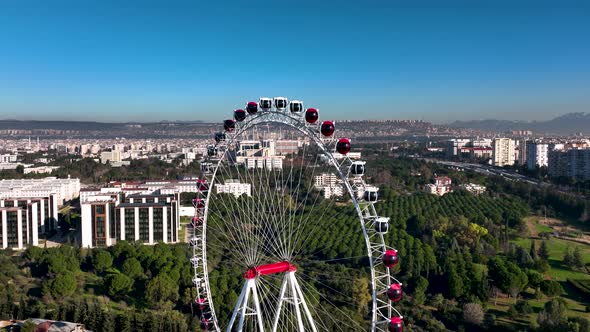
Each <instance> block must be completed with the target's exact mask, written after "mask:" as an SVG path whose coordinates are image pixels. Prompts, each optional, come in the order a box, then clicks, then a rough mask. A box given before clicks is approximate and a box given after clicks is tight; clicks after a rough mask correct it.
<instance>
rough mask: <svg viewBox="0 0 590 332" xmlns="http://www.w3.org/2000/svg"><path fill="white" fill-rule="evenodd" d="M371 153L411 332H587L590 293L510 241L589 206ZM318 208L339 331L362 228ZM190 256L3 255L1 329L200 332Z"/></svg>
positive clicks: (356, 272)
mask: <svg viewBox="0 0 590 332" xmlns="http://www.w3.org/2000/svg"><path fill="white" fill-rule="evenodd" d="M366 152H367V153H366V155H367V158H368V159H369V163H368V164H367V166H368V168H369V174H368V176H369V177H371V180H370V182H373V183H375V182H376V183H378V184H379V185H380V187H381V201H380V202H379V203H378V204H377V206H376V207H377V210H378V212H379V213H380V214H381V215H384V216H388V217H390V218H391V226H392V227H391V228H390V232H389V233H388V234H387V235H386V240H387V242H388V244H390V245H391V246H392V247H395V248H397V249H398V250H399V254H400V258H401V261H400V264H399V265H398V266H397V267H396V273H397V276H398V278H399V279H400V280H401V281H402V282H403V283H404V285H405V286H404V291H405V293H406V296H405V297H404V300H402V302H401V304H400V306H399V307H400V308H399V309H400V311H402V312H403V313H404V322H405V325H406V329H405V331H449V330H451V331H498V330H500V329H502V330H506V331H520V330H536V331H554V330H560V331H563V332H570V331H571V332H586V331H590V323H589V321H588V320H587V319H585V318H583V316H584V314H575V312H573V311H572V309H571V308H568V303H570V302H567V301H565V296H566V295H568V294H571V293H570V292H569V291H568V293H567V294H566V293H564V292H565V291H564V288H566V289H569V288H568V287H570V286H571V285H574V286H571V287H576V289H578V291H576V294H577V295H579V296H580V297H581V299H580V300H579V303H582V304H583V305H585V306H588V305H590V298H589V297H590V288H588V282H587V281H584V280H572V282H571V283H565V282H561V281H556V280H552V278H551V276H550V275H549V273H548V271H549V270H550V269H551V268H552V266H553V264H554V263H555V262H553V261H552V260H551V259H550V257H549V254H548V249H547V243H546V241H541V240H539V241H533V242H532V244H531V245H530V246H528V247H524V246H519V245H518V244H517V243H515V241H513V240H514V239H517V238H519V237H522V236H524V234H526V232H527V229H526V225H525V222H524V218H525V217H527V216H529V215H531V214H535V213H539V212H540V211H541V209H542V208H543V209H544V208H545V207H546V208H547V209H549V211H550V213H552V214H553V215H554V216H555V217H563V218H569V219H570V220H572V222H575V223H579V224H581V225H582V227H583V225H586V223H588V218H587V200H586V198H580V197H576V196H572V195H568V194H564V193H560V192H557V191H552V190H551V189H547V188H545V189H538V188H535V187H532V186H530V185H526V184H520V183H513V182H509V181H506V180H504V179H501V178H486V177H482V176H481V175H476V174H469V173H464V172H457V171H453V170H448V169H446V168H443V167H440V166H438V165H433V164H427V163H424V162H421V161H418V160H412V159H403V158H402V159H394V160H392V159H391V157H390V156H388V155H387V154H383V153H380V152H379V151H377V150H375V151H372V150H368V151H366ZM373 153H374V154H373ZM377 156H378V157H377ZM128 174H133V173H128ZM434 174H439V175H443V174H446V175H449V176H451V177H452V179H453V181H454V182H456V183H463V182H476V183H481V184H485V185H487V186H488V192H486V193H485V194H482V195H479V196H474V195H472V194H469V193H467V192H461V191H457V192H454V193H451V194H447V195H445V196H443V197H436V196H433V195H428V194H424V193H420V192H418V191H419V189H420V188H421V186H423V185H424V184H425V183H427V182H429V181H430V179H431V177H432V176H433V175H434ZM320 204H325V205H326V206H325V208H326V209H329V210H328V213H325V214H324V215H323V216H322V217H321V220H319V222H318V223H314V224H310V226H309V227H310V229H309V230H307V234H309V239H308V241H307V246H306V250H305V251H304V252H302V253H301V257H300V261H301V268H302V270H304V271H305V275H306V276H307V278H308V280H309V282H310V285H312V286H313V287H315V288H316V289H317V290H318V292H319V293H320V294H322V295H323V296H325V297H326V298H330V299H331V301H332V302H333V305H334V304H335V305H337V306H339V307H340V308H342V311H339V312H334V313H333V314H334V316H335V320H334V321H335V322H338V321H350V320H354V321H357V322H361V323H362V322H365V320H366V319H367V305H366V304H367V303H366V302H365V301H367V299H366V294H367V290H368V286H367V283H368V272H367V261H366V259H364V258H363V255H364V253H365V252H366V249H365V247H364V243H363V239H362V236H361V233H360V232H359V231H358V219H357V218H356V217H355V215H354V213H353V211H352V210H351V208H350V207H349V206H342V205H340V204H329V202H326V201H324V202H321V203H320ZM328 204H329V206H328ZM318 225H319V226H318ZM568 253H570V254H569V258H568V261H567V262H565V263H564V264H566V263H567V264H566V265H567V268H568V269H571V270H575V271H578V272H581V273H586V274H587V273H588V272H589V270H588V262H586V261H584V258H583V257H581V254H580V253H579V252H578V253H577V254H575V250H574V251H572V252H570V251H569V250H568ZM211 255H212V256H211V267H212V268H213V271H212V272H211V275H210V276H211V283H212V289H213V292H214V296H215V297H216V298H218V299H224V301H221V302H220V303H219V305H218V307H217V308H216V309H217V311H218V314H219V316H220V318H222V319H223V318H224V317H227V315H228V314H229V312H230V310H231V306H232V305H233V304H234V303H235V299H236V298H237V292H238V289H236V287H235V286H234V285H239V284H240V282H239V278H240V272H241V271H235V270H232V268H231V266H228V265H225V264H223V263H222V255H223V253H221V252H215V250H213V251H212V252H211ZM576 255H577V256H576ZM189 256H190V249H189V248H188V246H187V245H186V244H178V245H162V244H159V245H156V246H143V245H139V244H131V243H126V242H125V241H122V242H119V243H118V244H117V245H116V246H114V247H111V248H108V249H94V250H87V249H80V248H77V247H76V246H75V244H74V245H64V246H62V247H60V248H30V249H28V250H27V251H26V252H24V253H13V252H3V253H2V254H0V260H1V261H0V266H2V269H0V319H8V318H15V319H26V318H28V317H44V318H50V319H63V320H68V321H76V322H81V323H84V324H85V325H86V327H87V328H89V329H91V330H93V331H99V332H101V331H112V330H120V331H189V330H191V331H194V330H197V325H198V324H197V323H198V322H197V321H196V320H195V319H193V318H192V317H193V315H192V313H194V311H195V310H196V309H195V308H194V307H192V303H193V299H194V293H193V291H192V289H191V276H192V275H191V271H190V268H189V264H187V262H188V258H189ZM564 258H565V257H564ZM585 289H586V292H584V290H585ZM335 290H338V291H335ZM363 294H364V295H365V296H364V295H363ZM568 296H569V295H568ZM584 296H585V297H586V298H585V299H584ZM502 299H508V301H509V302H510V303H511V304H510V308H509V310H508V311H507V312H505V311H498V310H496V309H495V306H494V304H495V302H496V301H500V300H502ZM318 301H320V302H321V301H322V299H321V298H320V299H318ZM533 301H542V302H543V306H542V308H540V309H538V310H537V309H534V308H532V306H531V304H532V303H533ZM326 305H327V304H326ZM530 314H535V316H534V317H536V318H534V322H533V323H531V324H522V323H519V324H515V323H514V321H516V319H517V318H518V317H519V316H526V315H530Z"/></svg>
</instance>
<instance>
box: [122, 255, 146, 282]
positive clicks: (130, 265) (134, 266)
mask: <svg viewBox="0 0 590 332" xmlns="http://www.w3.org/2000/svg"><path fill="white" fill-rule="evenodd" d="M121 272H123V274H125V275H126V276H128V277H129V278H132V279H135V278H137V277H139V276H141V275H143V268H142V267H141V263H140V262H139V261H138V260H137V259H136V258H135V257H132V258H128V259H126V260H125V263H123V267H122V268H121Z"/></svg>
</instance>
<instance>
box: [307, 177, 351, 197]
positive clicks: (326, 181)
mask: <svg viewBox="0 0 590 332" xmlns="http://www.w3.org/2000/svg"><path fill="white" fill-rule="evenodd" d="M313 183H314V186H315V188H316V189H319V190H321V191H322V192H323V193H324V198H326V199H330V198H332V197H342V196H343V195H344V185H343V184H342V181H341V180H340V178H339V177H338V176H337V175H336V174H334V173H322V174H320V175H316V176H314V177H313Z"/></svg>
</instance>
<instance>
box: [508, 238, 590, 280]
mask: <svg viewBox="0 0 590 332" xmlns="http://www.w3.org/2000/svg"><path fill="white" fill-rule="evenodd" d="M531 241H532V240H531V239H518V240H514V243H516V244H518V245H519V246H521V247H523V248H525V249H528V248H530V247H531ZM535 241H536V242H537V243H536V244H537V249H538V248H539V246H540V245H541V240H535ZM545 242H546V243H547V249H549V265H550V266H551V269H550V270H549V273H548V274H549V276H551V278H552V279H553V280H557V281H565V280H566V279H567V278H572V279H590V275H588V274H586V273H582V272H579V271H572V270H570V269H569V268H568V267H566V266H564V265H563V264H562V261H563V255H564V254H565V251H566V250H567V248H568V247H569V249H570V250H571V251H573V250H574V248H576V247H578V248H580V251H581V252H582V259H583V260H584V263H590V246H589V245H586V244H581V243H577V242H573V241H568V240H562V239H555V238H551V239H549V240H545Z"/></svg>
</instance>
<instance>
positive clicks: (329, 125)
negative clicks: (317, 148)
mask: <svg viewBox="0 0 590 332" xmlns="http://www.w3.org/2000/svg"><path fill="white" fill-rule="evenodd" d="M335 129H336V128H335V127H334V122H332V121H324V122H322V126H321V127H320V131H321V132H322V135H324V136H326V137H330V136H332V135H333V134H334V130H335Z"/></svg>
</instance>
